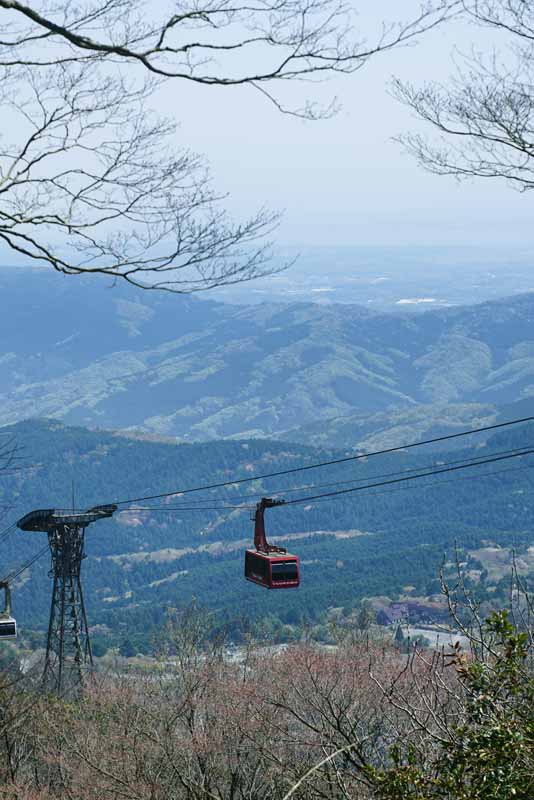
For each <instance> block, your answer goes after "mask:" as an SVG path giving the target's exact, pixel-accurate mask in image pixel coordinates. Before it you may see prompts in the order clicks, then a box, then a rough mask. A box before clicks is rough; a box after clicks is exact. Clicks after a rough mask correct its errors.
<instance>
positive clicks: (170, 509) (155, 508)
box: [120, 450, 534, 514]
mask: <svg viewBox="0 0 534 800" xmlns="http://www.w3.org/2000/svg"><path fill="white" fill-rule="evenodd" d="M532 453H534V450H529V451H527V452H521V453H518V454H517V455H516V456H514V457H518V456H522V455H530V454H532ZM511 457H512V456H510V458H511ZM495 460H497V459H495ZM484 463H485V462H484ZM464 466H465V467H470V466H473V467H475V466H479V464H478V462H477V463H474V464H465V465H464ZM461 468H462V467H457V468H456V469H461ZM527 469H534V464H532V465H525V466H523V467H509V468H508V469H501V470H492V471H491V472H483V473H482V474H481V475H463V476H460V477H456V478H451V479H449V480H441V481H432V482H431V483H423V484H421V485H420V486H397V487H396V488H395V489H386V490H384V491H382V492H371V494H370V496H371V497H374V496H375V495H381V494H389V493H390V492H395V491H401V490H402V491H407V490H412V489H426V488H427V487H430V486H432V487H438V486H441V485H442V484H445V483H453V482H455V481H460V480H480V479H481V478H492V477H494V476H497V475H504V474H506V473H507V472H523V471H525V470H527ZM447 471H449V470H447ZM433 474H435V473H434V472H428V473H424V474H421V475H416V476H414V477H416V478H425V477H431V476H432V475H433ZM375 485H376V486H382V485H384V484H373V486H360V487H357V488H358V489H362V490H363V489H371V488H374V487H375ZM330 499H331V497H330V496H327V497H325V498H324V499H318V500H316V501H315V502H317V503H326V502H329V500H330ZM291 502H292V501H288V502H287V503H284V504H283V505H290V504H291ZM295 502H296V501H295ZM299 502H304V500H299ZM227 508H235V509H236V510H239V511H246V510H249V509H251V508H255V505H240V506H220V507H217V508H215V507H211V508H198V507H188V506H178V507H176V506H144V507H141V508H135V509H125V510H124V511H122V512H120V513H122V514H125V513H128V512H129V511H132V512H136V511H137V512H139V511H164V512H170V513H172V512H182V511H224V510H225V509H227Z"/></svg>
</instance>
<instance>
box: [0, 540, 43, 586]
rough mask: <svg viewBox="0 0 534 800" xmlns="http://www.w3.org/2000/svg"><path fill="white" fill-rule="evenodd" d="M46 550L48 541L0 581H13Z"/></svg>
mask: <svg viewBox="0 0 534 800" xmlns="http://www.w3.org/2000/svg"><path fill="white" fill-rule="evenodd" d="M47 550H48V543H47V544H45V545H44V547H42V548H41V549H40V550H39V551H38V552H37V553H36V554H35V555H33V556H32V557H31V558H30V559H28V561H26V562H25V563H24V564H22V566H20V567H15V569H14V570H11V572H9V573H8V574H7V575H6V576H5V577H4V578H2V579H1V581H0V583H13V581H14V580H15V579H16V578H18V576H19V575H21V574H22V573H23V572H25V571H26V570H27V569H29V568H30V567H31V566H32V565H33V564H35V562H36V561H37V560H38V559H39V558H41V556H43V555H44V554H45V552H46V551H47Z"/></svg>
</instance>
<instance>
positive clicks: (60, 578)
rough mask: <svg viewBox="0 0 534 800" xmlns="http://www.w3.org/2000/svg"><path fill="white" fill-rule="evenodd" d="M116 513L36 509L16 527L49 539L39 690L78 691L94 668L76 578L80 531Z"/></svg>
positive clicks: (81, 547) (80, 552) (80, 556)
mask: <svg viewBox="0 0 534 800" xmlns="http://www.w3.org/2000/svg"><path fill="white" fill-rule="evenodd" d="M116 508H117V507H116V506H113V505H108V506H96V507H95V508H91V509H89V510H88V511H84V512H81V513H64V512H62V511H54V510H53V509H40V510H37V511H31V512H30V513H29V514H26V516H25V517H22V519H20V520H19V521H18V522H17V525H18V527H19V528H20V529H21V530H23V531H43V532H45V533H47V534H48V543H49V545H50V553H51V556H52V567H51V570H50V573H49V574H50V577H51V578H52V579H53V587H52V602H51V604H50V621H49V624H48V636H47V641H46V657H45V664H44V669H43V686H44V687H46V688H47V689H49V690H50V691H53V692H56V693H57V694H58V695H62V694H65V692H68V691H71V690H72V689H74V688H75V687H78V686H80V685H81V684H82V683H83V679H84V672H85V671H86V669H87V668H88V667H89V668H90V667H91V666H92V664H93V654H92V651H91V640H90V638H89V630H88V625H87V615H86V612H85V604H84V600H83V590H82V583H81V578H80V572H81V566H82V561H83V559H84V558H85V552H84V539H85V529H86V528H87V526H88V525H90V524H91V523H92V522H96V521H97V520H99V519H104V518H106V517H111V516H112V515H113V513H114V511H116Z"/></svg>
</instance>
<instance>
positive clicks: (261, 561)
mask: <svg viewBox="0 0 534 800" xmlns="http://www.w3.org/2000/svg"><path fill="white" fill-rule="evenodd" d="M283 503H284V501H283V500H271V499H270V498H268V497H264V498H263V499H262V500H260V502H259V503H258V505H257V506H256V512H255V514H254V517H253V520H254V547H255V548H256V549H255V550H247V551H246V552H245V578H246V579H247V581H252V583H257V584H258V586H265V588H266V589H293V588H296V587H297V586H298V585H299V584H300V566H299V559H298V556H294V555H291V553H288V552H287V551H286V549H285V548H284V547H276V546H275V545H272V544H268V543H267V538H266V536H265V523H264V518H263V517H264V512H265V509H266V508H272V507H273V506H281V505H283Z"/></svg>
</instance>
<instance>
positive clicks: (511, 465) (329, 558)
mask: <svg viewBox="0 0 534 800" xmlns="http://www.w3.org/2000/svg"><path fill="white" fill-rule="evenodd" d="M5 432H6V433H9V434H11V435H12V436H13V437H14V438H15V440H16V441H17V443H18V445H19V448H20V449H21V458H22V461H21V462H20V466H21V467H22V470H21V471H20V472H19V473H17V474H15V475H4V476H0V485H1V497H0V502H1V504H2V506H4V524H5V526H7V525H8V524H9V523H10V522H11V521H14V520H16V519H17V518H19V517H20V516H22V515H23V514H25V513H26V512H28V511H30V510H32V509H34V508H53V507H55V508H65V507H67V508H69V507H71V503H72V483H74V492H75V505H76V507H77V508H86V507H89V506H92V505H94V504H97V503H98V504H99V503H107V502H115V501H122V500H129V499H132V498H136V497H144V496H146V495H152V494H159V493H161V492H170V491H174V490H176V492H179V490H180V489H184V488H188V487H195V486H199V485H203V484H206V483H218V482H224V481H228V480H232V479H236V480H237V479H240V478H246V477H249V476H252V475H257V474H265V473H271V472H275V471H278V470H284V469H288V468H292V467H295V466H303V465H306V464H314V463H316V462H319V461H323V460H325V459H331V458H333V457H334V458H335V457H338V456H339V455H343V454H344V453H346V452H347V451H339V450H338V451H332V450H324V449H323V450H320V449H317V448H310V447H305V446H304V445H298V444H295V445H289V444H286V443H283V442H266V441H261V440H249V441H246V442H245V441H216V442H210V443H200V444H180V445H174V444H168V443H155V442H150V441H138V440H135V439H130V438H126V437H124V436H121V435H113V434H110V433H103V432H96V431H88V430H86V429H83V428H74V427H65V426H63V425H62V424H60V423H57V422H54V421H33V422H26V423H19V424H17V425H15V426H13V427H10V428H7V429H5ZM532 437H533V433H532V429H531V427H530V426H519V427H518V428H506V429H504V430H502V431H500V432H498V433H495V434H494V435H493V436H492V437H491V438H490V439H489V440H488V441H487V443H486V444H483V440H479V439H478V438H477V436H473V437H468V438H467V439H466V440H464V447H463V448H462V449H457V450H454V451H453V452H451V451H448V452H444V453H443V454H439V453H437V452H435V451H432V452H428V451H427V450H426V449H425V448H423V447H422V448H417V449H415V450H410V451H405V452H400V453H395V454H391V455H388V456H380V457H377V458H371V459H367V460H365V461H362V460H360V461H356V462H354V461H352V462H349V463H348V464H347V463H344V464H339V465H334V466H330V467H325V468H322V469H313V470H310V471H308V472H305V473H302V474H298V473H297V474H296V475H289V476H284V477H279V478H271V479H264V480H258V481H254V482H252V483H250V484H248V483H246V484H243V485H235V486H230V487H227V488H226V489H224V490H223V489H218V490H212V491H209V492H202V493H199V494H194V495H191V496H188V497H187V498H185V497H180V496H179V495H174V496H172V497H168V498H166V499H162V500H153V501H150V502H148V503H135V502H134V503H132V504H126V505H124V506H122V507H121V508H122V510H121V511H120V513H117V514H116V515H115V518H114V519H112V520H107V521H103V522H100V523H98V524H95V525H93V526H92V527H91V528H89V529H88V532H87V553H88V558H87V559H86V561H85V562H84V567H83V570H84V581H85V586H86V593H87V605H88V612H89V618H90V621H91V624H95V623H99V624H105V625H108V626H110V628H111V629H112V630H113V631H114V632H115V634H116V632H117V631H120V630H123V629H124V626H125V625H127V627H128V630H129V631H131V632H133V633H134V634H135V633H136V632H139V633H142V632H143V631H147V630H150V629H151V628H152V626H153V625H158V624H159V623H161V621H162V619H163V617H164V614H165V609H166V608H167V607H169V606H180V605H182V604H184V603H186V602H188V601H190V600H191V598H192V597H196V598H197V599H198V601H199V602H200V603H202V604H206V605H208V606H210V607H212V608H214V609H217V611H218V620H219V621H221V622H223V621H224V620H234V621H235V620H237V618H239V617H240V616H241V615H243V614H246V616H247V618H248V619H249V620H254V619H259V618H266V619H268V620H271V623H272V624H273V625H274V628H275V629H276V627H277V626H279V625H280V623H282V624H283V623H288V624H293V623H297V622H301V621H303V620H306V619H309V620H317V619H320V618H321V615H322V614H323V613H324V611H325V610H326V609H327V608H329V607H332V606H346V607H348V608H353V607H355V606H356V605H357V604H358V601H359V600H360V599H361V598H362V597H365V596H376V595H384V594H387V595H389V596H390V597H395V596H397V595H398V594H399V593H401V592H402V591H403V588H404V587H406V586H407V585H409V586H412V587H413V588H414V591H415V592H416V593H422V594H431V593H432V592H434V591H437V590H438V581H437V575H438V570H439V566H440V564H441V562H442V559H443V556H444V554H445V553H446V552H448V553H449V554H450V553H451V551H452V549H453V547H454V543H455V542H458V544H459V546H460V548H461V551H462V553H466V552H467V551H468V550H471V551H474V550H475V549H476V548H480V547H483V546H487V545H488V544H495V545H502V546H512V545H513V546H515V547H517V548H518V550H519V552H526V549H527V548H528V547H529V546H531V545H532V544H533V541H532V533H531V520H532V515H533V513H534V485H533V483H532V477H531V474H530V469H529V468H528V467H529V464H530V465H531V464H532V461H531V459H532V456H530V457H525V458H523V459H521V460H520V461H517V460H515V461H510V462H503V463H496V464H493V465H486V466H481V467H477V468H476V470H474V469H470V470H466V471H465V472H461V473H452V474H450V475H448V474H445V475H441V476H435V477H433V478H426V479H424V480H422V481H421V482H419V481H418V482H417V487H416V485H415V484H416V482H415V481H413V482H411V483H409V484H403V485H401V486H396V485H393V486H391V485H389V486H385V487H381V488H376V489H372V490H368V491H358V492H356V493H352V494H351V493H348V494H345V495H342V496H340V497H334V498H331V499H329V498H325V499H321V500H317V501H310V502H306V503H303V504H301V505H288V506H286V507H280V508H275V509H272V510H271V511H269V512H268V513H267V515H266V522H267V529H268V532H269V534H270V536H271V537H272V538H273V539H274V540H275V541H278V542H279V543H283V544H286V545H287V546H288V547H289V549H290V550H291V551H293V552H296V553H298V554H299V555H300V557H301V559H302V585H301V587H300V589H298V590H294V591H290V592H267V591H265V590H263V589H260V588H259V587H256V586H254V585H251V584H248V583H247V582H245V580H244V578H243V551H244V549H245V548H246V547H247V546H248V545H249V543H250V542H251V539H252V523H251V521H250V513H251V508H250V507H251V506H253V504H254V503H255V502H256V501H257V499H258V498H259V497H260V496H262V495H267V496H269V495H272V494H273V493H276V494H278V496H282V497H285V498H286V499H292V498H293V499H294V498H295V497H306V496H309V495H313V494H317V493H318V492H324V491H328V487H329V486H331V485H332V484H336V483H337V482H339V481H342V482H344V483H343V484H342V485H341V488H347V486H348V488H351V487H352V486H353V485H354V484H353V482H354V481H360V480H363V479H366V482H371V483H375V482H377V481H378V480H383V479H384V477H383V476H386V478H385V479H387V476H390V475H391V474H395V475H397V476H398V473H399V472H400V474H401V475H404V474H407V473H405V472H404V471H405V470H412V469H416V470H419V469H421V468H423V467H428V466H431V465H436V464H437V465H441V466H443V465H444V464H447V463H449V462H450V461H451V459H452V460H454V461H455V462H456V461H457V460H459V459H462V458H464V457H469V458H470V457H472V456H473V455H476V456H477V457H478V456H480V457H483V456H485V455H490V456H491V455H492V454H495V453H500V452H502V451H508V450H509V449H511V448H516V447H528V446H530V445H531V444H532V442H533V441H534V440H533V438H532ZM529 459H530V460H529ZM475 475H476V476H477V478H476V479H475ZM347 482H348V484H347ZM320 487H322V488H320ZM325 487H326V488H325ZM338 488H339V487H338ZM294 489H295V490H296V491H292V490H294ZM206 501H207V504H208V506H209V508H207V509H202V508H199V506H200V505H201V504H202V503H204V504H206ZM225 505H231V506H238V507H237V508H230V509H228V508H224V506H225ZM143 509H145V510H143ZM186 509H189V510H186ZM44 543H45V535H44V534H39V533H23V532H21V531H16V532H14V533H12V534H11V535H10V536H9V537H8V539H7V540H6V542H4V543H3V544H2V549H1V552H0V558H1V561H2V565H3V570H2V572H3V573H4V572H7V571H8V570H9V568H11V567H13V566H16V565H17V564H20V563H22V562H24V560H26V559H27V558H28V557H29V556H30V555H31V554H32V553H34V552H37V551H38V549H39V548H40V547H41V546H42V545H43V544H44ZM471 566H473V567H476V566H477V564H472V565H471ZM478 566H480V565H478ZM48 569H49V563H48V556H45V557H44V558H42V559H40V560H39V561H38V562H37V563H36V564H35V565H34V566H33V567H31V569H30V570H29V571H28V572H26V573H24V574H23V575H22V576H21V577H20V578H19V579H18V581H17V583H16V585H15V588H14V600H15V604H16V610H17V615H18V617H19V620H20V623H21V625H22V628H23V629H24V627H25V626H26V627H27V626H28V625H30V626H39V627H43V626H44V625H45V623H46V618H47V613H48V598H49V593H50V581H49V578H48V576H47V573H48ZM502 591H505V587H504V583H503V587H502Z"/></svg>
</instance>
